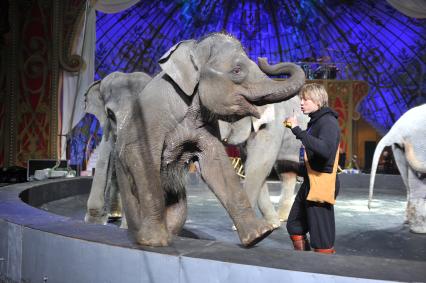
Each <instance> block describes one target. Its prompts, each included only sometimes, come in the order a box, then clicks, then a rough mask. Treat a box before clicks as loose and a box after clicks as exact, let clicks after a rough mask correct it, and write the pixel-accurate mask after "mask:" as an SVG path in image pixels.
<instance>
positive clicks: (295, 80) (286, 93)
mask: <svg viewBox="0 0 426 283" xmlns="http://www.w3.org/2000/svg"><path fill="white" fill-rule="evenodd" d="M258 60H259V63H258V65H259V67H260V69H261V70H262V71H263V72H264V73H266V74H267V75H284V74H285V75H289V76H290V77H289V78H288V79H286V80H283V81H274V80H272V81H269V80H268V81H265V83H261V84H259V85H256V87H255V89H254V93H253V96H251V97H247V99H249V100H250V101H252V102H253V104H255V105H265V104H269V103H276V102H281V101H284V100H288V99H290V98H292V97H293V96H295V95H296V94H297V93H298V92H299V90H300V88H301V87H302V86H303V85H304V84H305V73H304V72H303V70H302V68H300V67H299V66H298V65H296V64H293V63H278V64H275V65H269V64H268V61H267V59H266V58H259V59H258Z"/></svg>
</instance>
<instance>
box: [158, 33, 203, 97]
mask: <svg viewBox="0 0 426 283" xmlns="http://www.w3.org/2000/svg"><path fill="white" fill-rule="evenodd" d="M194 46H195V41H194V40H185V41H181V42H179V43H178V44H176V45H175V46H173V47H172V48H170V49H169V51H167V52H166V53H165V54H164V55H163V57H161V58H160V60H159V61H158V62H159V64H160V67H161V68H162V69H163V71H164V72H166V74H167V75H169V76H170V78H172V80H173V81H174V82H175V83H176V84H177V85H178V86H179V87H180V89H181V90H182V91H183V92H184V93H185V94H186V95H188V96H191V95H192V94H193V93H194V90H195V87H196V86H197V84H198V80H199V78H200V72H199V67H198V66H197V62H196V58H195V56H194V55H193V49H194Z"/></svg>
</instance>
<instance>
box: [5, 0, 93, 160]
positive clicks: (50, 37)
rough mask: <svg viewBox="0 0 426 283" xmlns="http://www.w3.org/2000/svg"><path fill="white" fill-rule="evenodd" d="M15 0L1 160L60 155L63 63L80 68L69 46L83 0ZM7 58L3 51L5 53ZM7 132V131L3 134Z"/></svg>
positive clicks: (70, 67) (12, 13)
mask: <svg viewBox="0 0 426 283" xmlns="http://www.w3.org/2000/svg"><path fill="white" fill-rule="evenodd" d="M9 2H10V23H11V27H12V46H11V47H10V50H9V51H8V52H9V54H10V58H9V60H10V62H9V66H8V74H9V75H10V76H9V77H7V79H6V77H5V75H4V74H3V73H0V92H1V93H2V94H6V95H2V98H1V100H0V130H1V131H2V137H3V139H2V141H1V144H0V146H1V149H2V150H1V151H0V152H1V153H0V165H3V166H10V165H19V166H26V162H27V160H28V159H45V158H48V159H55V158H56V157H57V144H58V117H59V116H58V113H59V112H60V111H59V110H60V109H58V105H59V94H58V93H59V86H60V77H61V76H60V75H61V70H62V68H66V69H67V70H78V68H79V67H80V66H81V62H80V61H79V60H78V58H77V60H76V58H75V57H73V56H70V55H69V53H70V46H71V43H72V39H73V36H74V33H73V32H72V31H73V30H75V28H76V26H77V24H78V21H77V20H78V19H79V16H80V15H81V12H82V9H83V8H84V5H83V4H84V3H85V1H84V0H73V1H54V0H18V1H9ZM3 59H4V57H3ZM3 133H4V135H3Z"/></svg>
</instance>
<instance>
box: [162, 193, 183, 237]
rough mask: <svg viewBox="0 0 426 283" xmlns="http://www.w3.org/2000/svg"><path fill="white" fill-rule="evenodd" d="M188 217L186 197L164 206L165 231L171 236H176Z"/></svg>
mask: <svg viewBox="0 0 426 283" xmlns="http://www.w3.org/2000/svg"><path fill="white" fill-rule="evenodd" d="M187 215H188V206H187V200H186V195H184V196H182V197H180V198H179V199H178V201H177V202H173V203H171V204H169V203H167V204H166V223H167V230H168V231H169V232H170V233H171V234H173V235H178V234H179V233H180V231H181V230H182V227H183V225H184V224H185V221H186V217H187Z"/></svg>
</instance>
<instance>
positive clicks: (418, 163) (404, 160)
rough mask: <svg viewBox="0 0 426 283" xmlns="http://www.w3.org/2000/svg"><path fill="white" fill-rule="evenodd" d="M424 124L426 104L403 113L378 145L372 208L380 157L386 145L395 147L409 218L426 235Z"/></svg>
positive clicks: (415, 228)
mask: <svg viewBox="0 0 426 283" xmlns="http://www.w3.org/2000/svg"><path fill="white" fill-rule="evenodd" d="M425 122H426V104H423V105H421V106H417V107H414V108H412V109H410V110H408V111H407V112H406V113H404V114H403V115H402V116H401V117H400V118H399V119H398V120H397V121H396V122H395V124H394V125H393V126H392V128H391V129H390V130H389V132H388V133H387V134H386V135H385V136H384V137H383V138H382V139H381V140H380V142H379V143H378V144H377V147H376V150H375V151H374V156H373V162H372V166H371V176H370V194H369V200H368V207H369V208H370V207H371V200H372V197H373V187H374V179H375V175H376V170H377V165H378V162H379V158H380V155H381V153H382V151H383V149H384V147H385V146H392V151H393V156H394V159H395V163H396V165H397V166H398V169H399V172H400V174H401V177H402V180H403V181H404V184H405V187H406V189H407V209H406V217H407V221H408V224H409V226H410V231H412V232H414V233H426V144H425V141H426V128H425Z"/></svg>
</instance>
